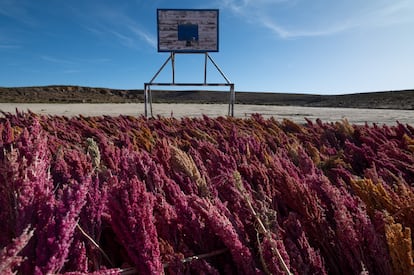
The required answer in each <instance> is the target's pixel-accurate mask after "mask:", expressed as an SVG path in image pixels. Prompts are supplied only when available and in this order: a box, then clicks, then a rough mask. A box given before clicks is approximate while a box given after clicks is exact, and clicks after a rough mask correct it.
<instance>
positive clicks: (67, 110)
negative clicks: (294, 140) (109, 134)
mask: <svg viewBox="0 0 414 275" xmlns="http://www.w3.org/2000/svg"><path fill="white" fill-rule="evenodd" d="M16 109H17V110H19V111H28V110H30V111H32V112H35V113H38V114H44V115H63V116H67V117H71V116H77V115H79V114H82V115H84V116H101V115H108V116H118V115H132V116H140V115H144V104H141V103H138V104H87V103H82V104H34V103H24V104H23V103H0V110H1V111H3V112H10V113H15V111H16ZM234 113H235V116H236V117H242V118H244V117H249V116H250V115H251V114H254V113H259V114H262V115H263V116H264V117H271V116H273V117H274V118H276V119H278V120H281V119H290V120H292V121H295V122H297V123H304V122H305V118H308V119H310V120H312V121H314V120H316V119H317V118H319V119H321V120H322V121H324V122H335V121H340V120H342V119H344V118H346V119H348V120H349V121H350V122H351V123H354V124H364V123H365V122H367V123H369V124H371V123H377V124H380V125H381V124H395V123H396V121H399V122H400V123H404V124H405V123H407V124H410V125H414V111H413V110H389V109H388V110H385V109H354V108H316V107H292V106H266V105H236V106H235V109H234ZM203 114H204V115H208V116H211V117H217V116H226V115H227V114H228V105H227V104H153V115H154V116H157V115H160V116H166V117H170V116H174V117H177V118H179V117H183V116H190V117H200V116H202V115H203Z"/></svg>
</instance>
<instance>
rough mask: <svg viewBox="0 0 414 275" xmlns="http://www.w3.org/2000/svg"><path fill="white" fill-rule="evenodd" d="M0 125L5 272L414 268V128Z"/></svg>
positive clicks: (125, 122) (26, 120) (217, 123)
mask: <svg viewBox="0 0 414 275" xmlns="http://www.w3.org/2000/svg"><path fill="white" fill-rule="evenodd" d="M304 122H305V124H295V123H293V122H291V121H288V120H284V121H277V120H274V119H272V118H270V119H265V118H263V117H261V116H259V115H253V116H252V117H250V118H246V119H236V118H226V117H219V118H209V117H203V118H182V119H175V118H161V117H159V118H155V119H147V118H144V117H129V116H117V117H109V116H102V117H83V116H76V117H73V118H67V117H63V116H40V115H36V114H33V113H16V114H4V117H2V118H0V146H1V149H2V150H1V157H0V221H1V223H0V273H1V274H12V273H13V272H16V271H17V272H18V273H19V274H56V273H59V274H62V273H66V274H85V273H94V274H162V273H166V274H289V273H293V274H413V272H414V263H413V242H412V240H413V237H414V235H413V229H414V128H413V127H411V126H410V125H403V124H398V123H396V124H395V125H391V126H385V125H384V126H382V125H381V126H379V125H358V126H357V125H350V124H349V123H348V122H347V121H342V122H337V123H324V122H321V121H304Z"/></svg>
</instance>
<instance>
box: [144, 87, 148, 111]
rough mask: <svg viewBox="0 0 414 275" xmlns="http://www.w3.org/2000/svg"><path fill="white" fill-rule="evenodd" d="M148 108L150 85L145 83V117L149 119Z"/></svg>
mask: <svg viewBox="0 0 414 275" xmlns="http://www.w3.org/2000/svg"><path fill="white" fill-rule="evenodd" d="M147 106H148V84H147V83H145V84H144V114H145V117H148V109H147Z"/></svg>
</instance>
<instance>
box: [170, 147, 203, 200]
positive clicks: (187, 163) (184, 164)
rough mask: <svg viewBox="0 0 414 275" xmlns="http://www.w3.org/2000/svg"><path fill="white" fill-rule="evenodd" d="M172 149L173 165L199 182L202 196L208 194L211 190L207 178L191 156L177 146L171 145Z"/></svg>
mask: <svg viewBox="0 0 414 275" xmlns="http://www.w3.org/2000/svg"><path fill="white" fill-rule="evenodd" d="M170 150H171V164H172V167H173V168H174V169H177V170H178V171H181V172H184V173H185V174H186V175H187V176H188V177H189V178H190V179H191V180H193V181H194V182H195V183H196V184H197V186H198V190H199V192H200V195H201V196H202V197H205V196H207V195H208V193H209V192H208V187H207V183H206V180H205V178H204V177H202V176H201V174H200V171H198V168H197V166H196V164H195V162H194V160H193V159H192V158H191V156H189V155H188V154H186V153H185V152H184V151H182V150H181V149H179V148H177V147H175V146H170Z"/></svg>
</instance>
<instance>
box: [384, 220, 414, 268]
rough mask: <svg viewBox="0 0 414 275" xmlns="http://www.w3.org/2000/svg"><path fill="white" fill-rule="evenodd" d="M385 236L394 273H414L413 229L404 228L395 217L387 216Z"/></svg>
mask: <svg viewBox="0 0 414 275" xmlns="http://www.w3.org/2000/svg"><path fill="white" fill-rule="evenodd" d="M385 222H386V224H385V236H386V239H387V244H388V249H389V252H390V256H391V263H392V268H393V273H394V274H401V275H403V274H414V262H413V256H414V255H413V249H412V247H413V243H412V239H411V229H410V228H409V227H405V228H403V226H402V225H401V224H400V223H395V221H394V218H393V217H391V216H389V215H387V216H386V217H385Z"/></svg>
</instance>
